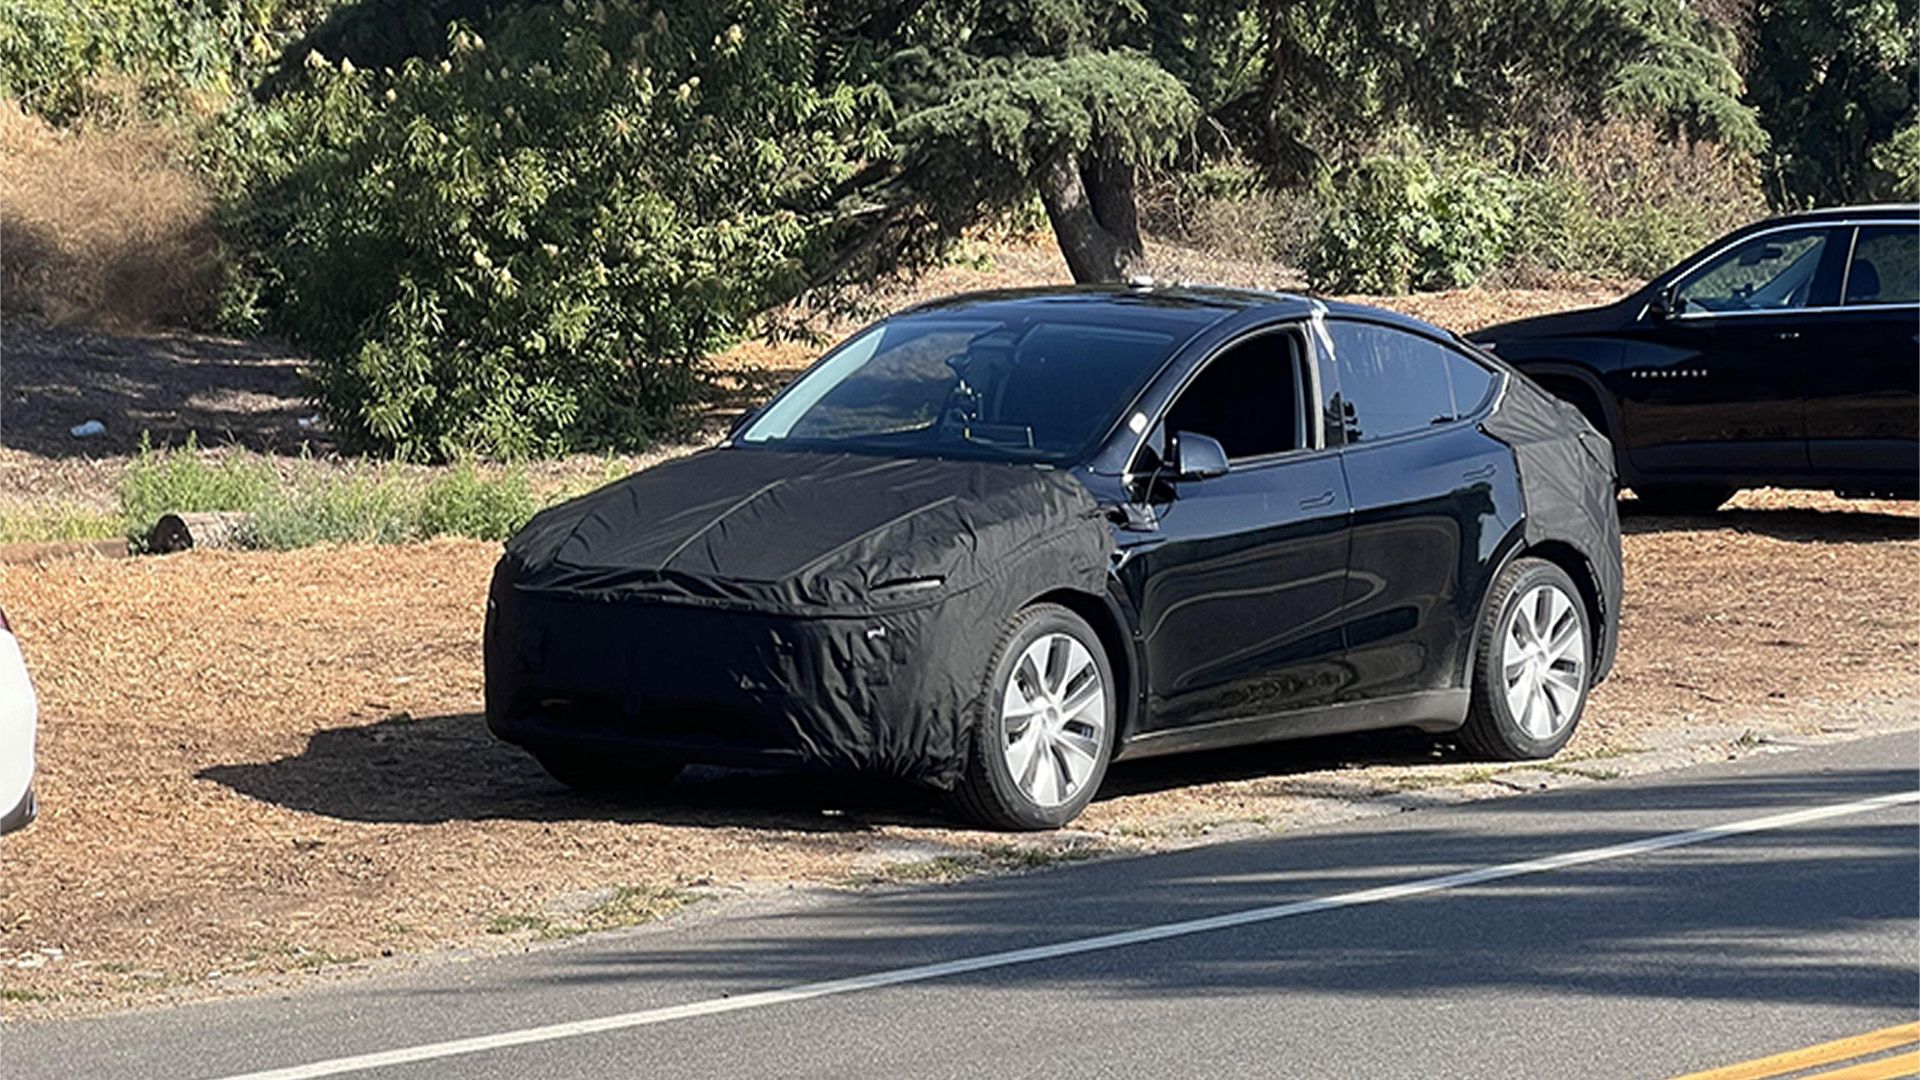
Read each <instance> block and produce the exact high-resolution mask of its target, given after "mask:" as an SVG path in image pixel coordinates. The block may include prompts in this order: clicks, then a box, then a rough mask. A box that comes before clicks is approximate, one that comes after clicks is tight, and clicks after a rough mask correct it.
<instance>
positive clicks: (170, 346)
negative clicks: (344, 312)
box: [0, 323, 327, 458]
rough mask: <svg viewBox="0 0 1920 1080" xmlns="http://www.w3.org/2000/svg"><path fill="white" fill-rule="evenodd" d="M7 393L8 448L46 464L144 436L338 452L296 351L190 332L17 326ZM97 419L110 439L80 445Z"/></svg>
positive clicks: (2, 409) (124, 447)
mask: <svg viewBox="0 0 1920 1080" xmlns="http://www.w3.org/2000/svg"><path fill="white" fill-rule="evenodd" d="M6 334H7V361H6V363H7V378H6V388H5V394H4V395H0V433H3V435H4V444H5V445H6V446H7V447H9V448H11V449H16V450H24V451H26V452H28V453H31V454H37V455H40V456H42V457H53V458H63V457H85V456H96V457H97V456H100V455H104V454H124V453H131V452H133V451H134V450H136V449H138V448H139V445H140V442H141V438H142V436H143V435H150V436H151V438H152V441H153V443H154V444H155V445H166V444H174V445H178V444H179V443H182V442H184V441H185V440H186V438H187V436H188V434H190V433H191V434H196V435H197V436H198V437H199V439H200V441H201V442H202V443H203V444H209V445H215V444H234V445H239V446H246V447H249V448H251V449H255V450H263V451H292V450H296V449H298V448H299V447H300V446H301V445H302V444H307V443H310V444H312V445H314V446H315V447H316V448H321V447H324V446H325V445H326V444H327V439H326V437H325V436H324V435H323V434H322V433H320V432H319V431H318V430H317V429H308V428H302V427H301V426H300V423H299V421H300V418H302V417H304V416H306V415H308V414H310V413H311V412H312V411H313V407H312V405H311V403H310V402H309V400H308V390H307V385H306V383H305V381H304V379H302V377H301V374H300V361H299V359H298V358H296V357H295V356H293V355H292V354H291V353H289V352H287V351H286V350H284V349H277V348H275V347H274V346H271V345H266V344H263V343H261V342H256V341H235V340H229V339H225V338H216V337H209V336H206V335H202V334H189V333H173V332H166V333H127V334H109V333H97V332H81V331H74V330H64V329H52V328H46V327H40V326H35V325H32V324H28V323H9V324H8V326H7V330H6ZM89 420H98V421H100V422H101V424H102V425H104V426H105V428H106V431H105V433H104V434H101V435H98V436H94V437H91V438H76V437H75V436H74V435H73V434H72V432H71V430H70V429H71V428H73V427H74V426H76V425H79V424H82V423H85V422H86V421H89Z"/></svg>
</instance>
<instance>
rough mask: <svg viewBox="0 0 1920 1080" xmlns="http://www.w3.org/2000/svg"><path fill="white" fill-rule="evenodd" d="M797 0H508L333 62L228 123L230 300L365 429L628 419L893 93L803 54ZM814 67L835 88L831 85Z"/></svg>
mask: <svg viewBox="0 0 1920 1080" xmlns="http://www.w3.org/2000/svg"><path fill="white" fill-rule="evenodd" d="M801 18H802V9H801V7H800V5H799V4H798V2H797V0H781V2H774V3H767V4H754V5H712V4H706V3H695V2H692V0H686V2H681V3H671V4H668V5H666V6H665V7H664V8H662V9H654V8H643V7H642V6H640V5H637V4H632V3H625V2H619V0H609V2H604V3H603V2H596V3H593V4H590V5H575V4H574V3H571V2H568V3H562V4H542V5H528V6H526V7H516V8H509V9H507V10H506V11H505V12H504V13H503V14H501V15H500V16H499V17H497V18H496V19H495V20H494V21H493V22H492V23H491V24H490V25H489V28H488V37H487V38H486V39H485V40H482V39H481V37H480V36H478V35H477V34H475V33H474V32H473V31H471V30H468V29H463V28H456V29H455V31H454V35H453V37H452V39H451V45H450V49H449V52H448V55H447V57H446V59H444V60H434V61H428V60H422V59H413V60H409V61H406V62H405V63H404V64H403V65H401V67H400V68H399V69H397V70H394V71H391V72H388V71H381V72H367V71H355V70H352V69H351V65H350V64H345V63H343V64H341V65H340V66H339V67H337V68H336V67H333V66H331V65H329V64H327V63H326V62H325V61H324V58H320V57H318V56H317V55H315V56H314V57H313V61H314V65H315V66H314V68H313V70H312V72H311V75H312V77H311V78H310V79H307V80H305V82H304V84H303V85H302V86H300V87H299V88H297V89H295V90H293V91H290V92H288V93H287V94H285V95H284V96H282V97H281V98H279V99H277V100H276V101H275V102H273V103H272V104H271V105H269V106H267V107H265V108H261V109H256V110H251V111H249V112H248V113H246V114H245V115H244V116H243V117H241V118H239V119H238V120H236V122H235V123H234V125H233V126H232V127H230V128H229V129H228V130H227V132H226V138H227V139H228V140H229V143H230V146H231V151H230V154H231V156H230V159H229V160H230V161H231V162H232V163H233V166H232V167H233V175H232V179H233V182H234V183H235V184H236V185H237V189H238V195H237V196H236V197H235V198H234V199H233V200H231V201H230V204H229V209H228V212H227V213H226V215H225V220H224V223H225V225H226V231H227V235H228V238H229V240H230V243H231V244H232V246H233V248H234V250H235V251H236V252H237V253H238V255H239V263H238V267H237V271H236V273H235V275H234V277H233V280H232V282H231V283H230V286H229V288H228V290H227V299H226V303H225V304H224V309H225V310H226V311H227V312H228V313H229V317H230V318H232V319H234V320H235V321H238V322H242V323H244V322H246V321H249V320H253V321H257V322H260V323H262V324H264V326H265V327H266V328H268V329H271V330H274V331H277V332H279V333H282V334H284V335H286V336H287V337H289V338H290V339H291V340H293V341H294V342H295V343H297V344H299V345H301V346H302V347H304V348H305V349H307V350H308V351H309V352H310V353H311V354H312V356H313V360H314V372H315V376H316V382H317V390H318V393H319V396H320V398H321V401H322V403H323V404H324V405H325V407H326V409H327V412H328V415H329V416H330V418H331V419H332V420H333V422H334V424H335V426H336V429H337V430H338V431H339V432H340V434H341V436H342V437H343V438H344V439H345V440H346V441H347V442H348V443H349V444H350V445H352V446H353V447H354V448H357V449H374V450H379V451H382V452H394V453H398V454H400V455H401V456H404V457H406V458H410V459H421V460H443V459H448V458H458V457H461V456H464V455H466V454H468V453H478V454H480V455H483V456H488V457H505V458H517V457H524V456H532V455H549V454H554V453H558V452H561V451H566V450H571V449H577V448H619V447H640V446H644V445H647V444H648V443H650V442H651V441H653V440H655V439H657V438H659V437H661V436H663V435H668V434H673V433H677V432H678V431H679V430H681V429H682V428H684V426H685V425H686V423H687V422H688V421H687V417H688V415H689V413H690V411H691V410H690V408H689V406H691V405H693V404H695V403H697V402H698V401H700V400H702V399H703V397H704V396H705V395H706V394H707V392H708V390H709V387H708V380H707V372H706V370H705V368H704V366H703V360H704V357H705V356H707V355H708V354H709V353H710V352H711V351H713V350H714V349H715V348H717V347H719V346H721V345H723V344H725V343H727V342H729V341H730V340H732V339H733V338H734V337H736V336H737V335H739V334H740V333H741V332H742V331H743V330H744V329H745V327H746V325H747V322H748V320H749V319H750V318H751V316H752V315H753V314H754V313H755V312H757V311H759V310H762V309H764V308H765V307H767V306H768V305H769V304H770V303H771V302H772V300H774V299H776V298H780V297H783V296H786V295H789V294H791V293H792V292H793V291H794V290H795V289H796V288H797V287H798V286H799V285H800V284H802V283H803V281H804V279H805V276H806V273H807V267H808V265H809V260H813V261H815V262H817V261H818V257H819V255H820V250H821V243H822V240H821V238H822V236H823V234H824V233H825V232H828V231H832V230H836V229H842V228H846V227H849V225H848V222H849V221H857V220H858V219H857V217H856V218H849V217H848V216H847V214H846V211H845V210H844V208H841V207H838V206H835V205H833V203H832V200H831V198H830V197H828V196H827V195H826V193H828V192H831V191H832V190H833V189H834V187H835V185H837V184H839V183H840V182H842V181H843V180H845V179H846V178H847V177H848V176H850V175H851V174H852V172H853V171H854V170H855V169H856V168H858V167H859V166H860V165H861V164H863V163H864V162H866V161H868V160H870V159H871V155H873V154H874V153H876V152H877V151H879V150H881V149H883V148H884V140H883V139H882V137H881V136H880V135H879V134H878V131H879V129H878V127H877V126H876V124H875V120H876V118H877V117H879V116H880V115H882V114H883V112H884V110H885V108H886V103H885V101H884V99H883V98H881V97H880V96H879V95H878V92H877V91H871V90H863V91H858V92H856V91H855V90H853V89H852V88H850V87H849V86H846V85H835V84H833V83H831V81H829V80H824V79H817V77H816V72H817V70H818V69H819V67H820V65H821V64H822V63H824V62H825V61H824V60H823V58H822V57H819V56H816V55H815V53H814V47H813V41H812V39H811V37H810V36H808V35H806V34H803V33H798V32H796V31H795V29H794V25H793V24H795V23H797V22H799V21H800V20H801ZM822 84H824V85H825V89H821V88H820V86H821V85H822Z"/></svg>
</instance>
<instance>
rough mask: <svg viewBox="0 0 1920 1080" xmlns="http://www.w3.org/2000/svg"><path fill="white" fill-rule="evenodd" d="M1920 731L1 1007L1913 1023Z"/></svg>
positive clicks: (494, 1060) (566, 1069)
mask: <svg viewBox="0 0 1920 1080" xmlns="http://www.w3.org/2000/svg"><path fill="white" fill-rule="evenodd" d="M1917 758H1920V740H1916V738H1915V737H1913V736H1910V735H1909V736H1896V737H1889V738H1878V739H1870V740H1862V741H1859V742H1854V743H1848V744H1842V745H1837V746H1829V747H1823V748H1818V749H1806V750H1799V751H1794V752H1790V753H1779V754H1767V755H1761V756H1757V757H1753V758H1749V759H1746V760H1744V761H1741V762H1738V763H1730V764H1726V765H1721V766H1714V767H1708V768H1702V769H1695V770H1689V771H1685V772H1678V773H1670V774H1667V775H1665V776H1660V777H1653V778H1648V779H1643V780H1639V781H1633V782H1620V783H1614V784H1603V785H1596V786H1592V787H1584V788H1578V789H1570V790H1562V791H1556V792H1552V793H1542V794H1537V795H1530V796H1521V797H1516V798H1511V799H1504V800H1498V801H1493V802H1485V803H1478V804H1473V805H1470V806H1465V807H1461V808H1458V809H1451V810H1423V811H1420V812H1417V813H1409V814H1404V815H1401V816H1399V817H1397V818H1393V819H1389V820H1384V821H1382V820H1379V819H1375V820H1372V821H1367V822H1359V823H1354V824H1351V825H1349V826H1345V827H1338V828H1329V829H1325V830H1320V831H1316V832H1313V833H1302V834H1299V835H1294V836H1287V837H1281V838H1278V839H1271V840H1261V841H1253V842H1246V843H1237V844H1227V845H1220V846H1215V847H1208V848H1203V849H1196V850H1192V851H1187V852H1181V853H1176V854H1169V855H1160V856H1153V857H1144V858H1136V859H1123V860H1113V861H1107V862H1101V863H1094V864H1082V865H1077V866H1068V867H1062V868H1058V869H1054V870H1049V871H1045V872H1040V873H1034V874H1028V875H1024V876H1019V877H1012V878H1001V879H993V880H981V881H975V882H969V883H964V884H960V885H949V886H943V887H928V888H919V889H900V890H896V891H887V892H883V893H879V894H868V895H852V896H846V897H839V898H834V899H830V900H825V901H810V902H803V903H795V904H792V905H786V906H783V907H782V908H780V909H779V910H772V911H760V912H757V913H747V914H734V915H726V916H720V917H709V918H705V919H698V918H696V919H693V920H690V921H689V922H687V923H686V924H683V925H678V926H666V927H659V928H652V929H649V930H644V931H639V932H630V933H622V934H615V935H607V936H601V937H596V938H590V939H586V940H583V941H580V942H578V943H576V944H574V945H571V946H569V947H565V948H560V949H552V950H543V951H538V952H535V953H531V954H528V955H525V956H516V957H510V958H503V959H498V960H490V961H479V962H474V963H468V964H459V965H455V964H432V965H428V966H426V967H424V968H421V969H419V970H415V971H411V972H407V973H403V974H397V975H392V976H388V977H381V978H375V979H370V980H365V981H359V982H354V983H347V984H338V985H333V986H330V987H325V988H321V989H317V990H314V991H311V992H305V993H300V994H295V995H290V996H281V997H270V998H256V999H251V1000H242V1001H232V1002H222V1003H213V1004H207V1005H199V1006H190V1007H182V1008H176V1009H170V1010H156V1011H149V1012H142V1013H133V1014H125V1015H120V1016H115V1017H109V1018H104V1019H99V1020H86V1021H69V1022H61V1023H54V1024H44V1025H13V1026H9V1027H8V1028H7V1029H6V1030H5V1031H4V1034H0V1040H3V1042H0V1072H3V1073H4V1075H5V1076H6V1077H8V1078H10V1080H26V1078H38V1077H80V1076H84V1077H90V1078H97V1080H113V1078H118V1077H141V1078H151V1077H209V1078H213V1077H220V1078H225V1077H233V1076H240V1075H248V1074H258V1073H266V1072H268V1071H269V1070H279V1071H278V1072H273V1073H269V1074H270V1075H279V1076H284V1077H294V1076H327V1075H350V1076H366V1077H379V1078H382V1080H423V1078H428V1077H436V1078H439V1077H462V1078H465V1077H472V1078H480V1080H490V1078H495V1077H499V1078H506V1077H513V1078H522V1077H531V1076H537V1077H554V1078H561V1077H629V1076H644V1077H647V1078H648V1080H667V1078H673V1077H708V1076H725V1077H728V1078H740V1080H745V1078H752V1077H793V1076H820V1077H869V1076H870V1077H886V1078H890V1080H891V1078H896V1077H971V1076H983V1075H993V1076H1000V1077H1047V1078H1060V1077H1189V1076H1191V1077H1207V1078H1209V1080H1225V1078H1233V1077H1253V1076H1314V1077H1346V1076H1354V1077H1359V1076H1366V1077H1401V1076H1404V1077H1437V1076H1491V1075H1507V1076H1528V1077H1547V1076H1552V1077H1588V1076H1592V1077H1609V1078H1612V1077H1665V1076H1673V1075H1676V1074H1679V1073H1684V1072H1687V1071H1689V1070H1693V1069H1701V1068H1706V1067H1709V1066H1715V1065H1724V1064H1729V1063H1733V1062H1739V1061H1744V1060H1747V1059H1750V1058H1755V1057H1759V1056H1761V1055H1764V1054H1770V1053H1774V1052H1778V1051H1784V1050H1790V1049H1794V1048H1797V1047H1803V1046H1807V1045H1810V1044H1814V1043H1819V1042H1823V1041H1826V1040H1830V1039H1837V1038H1841V1037H1844V1036H1849V1035H1855V1034H1859V1033H1862V1032H1868V1031H1871V1030H1874V1029H1879V1028H1884V1027H1886V1026H1888V1025H1893V1024H1898V1023H1901V1022H1904V1021H1911V1020H1913V1019H1915V1017H1916V1016H1917V1015H1920V975H1917V974H1916V972H1917V971H1920V899H1916V897H1917V896H1920V861H1917V860H1920V844H1917V842H1916V841H1917V839H1920V810H1917V809H1916V801H1915V800H1916V789H1917V787H1920V779H1917V775H1920V774H1917V773H1916V768H1917ZM1867 800H1878V801H1876V802H1869V801H1867ZM1803 811H1805V812H1804V813H1803ZM1701 830H1706V831H1701ZM1103 935H1108V936H1106V937H1103ZM1022 950H1024V951H1022ZM367 1055H388V1056H387V1058H386V1059H384V1060H383V1059H379V1058H368V1057H367ZM409 1058H411V1059H412V1060H405V1059H409Z"/></svg>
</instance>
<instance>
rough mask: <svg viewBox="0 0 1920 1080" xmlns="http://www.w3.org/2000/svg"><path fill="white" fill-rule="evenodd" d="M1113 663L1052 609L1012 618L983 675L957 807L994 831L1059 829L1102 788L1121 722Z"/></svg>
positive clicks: (1071, 620) (1088, 634)
mask: <svg viewBox="0 0 1920 1080" xmlns="http://www.w3.org/2000/svg"><path fill="white" fill-rule="evenodd" d="M1117 704H1118V701H1117V698H1116V695H1115V693H1114V680H1113V665H1112V662H1111V661H1110V660H1109V659H1108V657H1107V654H1106V650H1105V649H1103V648H1102V647H1101V645H1100V636H1099V635H1098V634H1096V633H1095V632H1094V629H1093V627H1091V626H1089V625H1087V621H1086V620H1085V619H1082V618H1081V617H1080V616H1078V615H1076V614H1074V613H1073V612H1072V611H1069V610H1068V609H1066V608H1064V607H1061V606H1060V605H1058V604H1035V605H1033V606H1032V607H1029V608H1027V609H1025V610H1023V611H1021V612H1020V613H1019V614H1018V615H1015V616H1014V617H1013V618H1012V619H1011V620H1010V621H1009V622H1008V623H1007V626H1006V628H1005V629H1004V630H1002V631H1001V634H1000V640H999V641H998V643H996V644H995V645H994V649H993V654H992V658H991V659H989V660H988V661H987V670H986V672H985V673H984V677H983V682H982V692H981V695H980V706H979V711H978V713H977V714H976V715H975V717H974V721H973V739H972V746H971V748H970V749H969V750H968V752H967V762H966V769H965V772H964V773H962V775H961V779H960V783H959V785H958V786H956V787H955V788H954V790H953V793H952V795H951V800H952V803H953V806H954V809H956V810H958V811H959V812H960V813H961V814H963V815H965V816H966V817H967V818H969V819H970V820H972V821H974V822H976V823H977V824H980V825H983V826H985V827H987V828H991V829H1007V830H1021V831H1030V830H1035V829H1057V828H1059V827H1061V826H1062V825H1065V824H1066V823H1067V822H1069V821H1072V820H1073V819H1074V818H1076V817H1078V816H1079V814H1080V811H1082V810H1084V809H1086V806H1087V803H1089V802H1091V801H1092V800H1093V796H1094V793H1095V792H1097V791H1099V790H1100V782H1101V781H1102V780H1103V779H1105V778H1106V775H1107V763H1108V762H1109V761H1111V760H1112V759H1113V738H1114V728H1115V724H1116V722H1117V720H1118V718H1119V713H1118V710H1117V708H1116V706H1117Z"/></svg>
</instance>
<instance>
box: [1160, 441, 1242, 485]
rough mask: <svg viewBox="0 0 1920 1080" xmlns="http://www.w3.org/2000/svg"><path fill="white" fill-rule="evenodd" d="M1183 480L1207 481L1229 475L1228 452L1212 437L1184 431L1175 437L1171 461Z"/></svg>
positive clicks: (1174, 470)
mask: <svg viewBox="0 0 1920 1080" xmlns="http://www.w3.org/2000/svg"><path fill="white" fill-rule="evenodd" d="M1168 464H1170V465H1171V466H1172V467H1173V475H1174V476H1176V477H1178V478H1179V479H1181V480H1207V479H1211V478H1212V477H1215V476H1225V475H1226V474H1227V450H1226V448H1225V447H1223V446H1221V445H1220V440H1218V439H1216V438H1214V437H1213V436H1211V435H1201V434H1198V433H1197V432H1192V431H1182V432H1178V433H1177V434H1175V435H1174V437H1173V447H1172V451H1171V453H1170V455H1169V461H1168Z"/></svg>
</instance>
